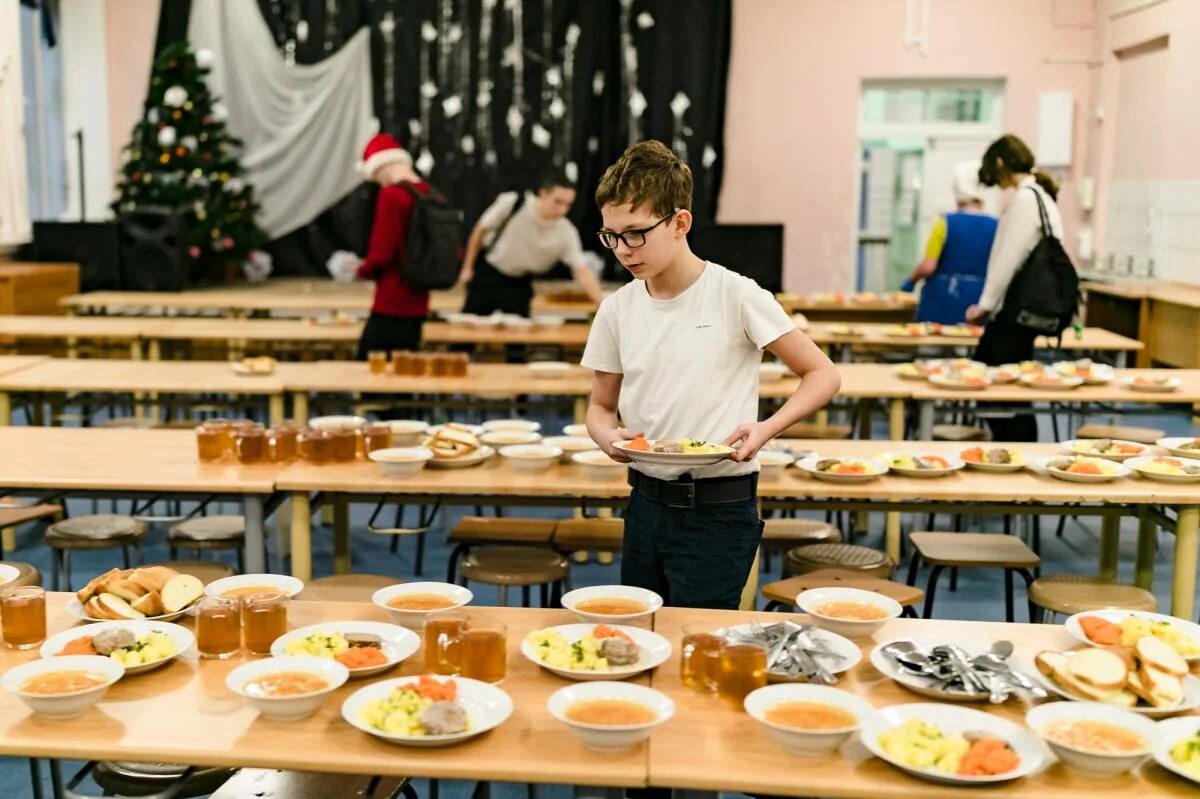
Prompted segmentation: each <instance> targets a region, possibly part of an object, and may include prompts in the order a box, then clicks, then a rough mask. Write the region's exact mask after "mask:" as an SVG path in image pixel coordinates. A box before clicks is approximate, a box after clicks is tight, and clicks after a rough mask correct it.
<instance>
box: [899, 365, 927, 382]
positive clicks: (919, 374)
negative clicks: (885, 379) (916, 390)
mask: <svg viewBox="0 0 1200 799" xmlns="http://www.w3.org/2000/svg"><path fill="white" fill-rule="evenodd" d="M892 374H894V375H895V376H896V377H898V378H900V379H901V380H924V379H925V377H926V374H927V373H926V372H925V370H923V369H922V368H921V366H920V365H918V364H917V363H916V362H915V361H914V362H912V363H902V364H899V365H897V366H894V367H892Z"/></svg>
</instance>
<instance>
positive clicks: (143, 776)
mask: <svg viewBox="0 0 1200 799" xmlns="http://www.w3.org/2000/svg"><path fill="white" fill-rule="evenodd" d="M237 771H238V770H237V769H235V768H225V767H220V766H185V765H181V764H176V763H130V762H125V761H117V760H102V761H100V762H99V763H97V764H96V767H95V768H94V769H93V770H92V779H93V780H95V781H96V784H97V785H98V786H100V788H101V789H102V790H103V791H104V792H105V793H106V794H107V795H111V796H147V795H156V796H162V795H166V794H167V793H168V791H171V793H170V795H171V796H178V797H190V796H208V795H209V794H211V793H212V792H213V791H215V790H217V789H218V788H220V787H221V786H222V785H224V784H225V782H226V781H227V780H228V779H229V778H230V777H232V776H233V775H234V774H236V773H237Z"/></svg>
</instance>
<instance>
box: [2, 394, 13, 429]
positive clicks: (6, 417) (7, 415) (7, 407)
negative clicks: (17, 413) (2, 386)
mask: <svg viewBox="0 0 1200 799" xmlns="http://www.w3.org/2000/svg"><path fill="white" fill-rule="evenodd" d="M10 424H12V397H10V396H9V395H8V392H7V391H0V425H4V426H5V427H7V426H8V425H10Z"/></svg>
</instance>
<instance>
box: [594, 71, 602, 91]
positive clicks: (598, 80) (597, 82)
mask: <svg viewBox="0 0 1200 799" xmlns="http://www.w3.org/2000/svg"><path fill="white" fill-rule="evenodd" d="M592 94H594V95H596V96H597V97H599V96H600V95H602V94H604V73H603V72H599V71H598V72H596V74H595V75H593V76H592Z"/></svg>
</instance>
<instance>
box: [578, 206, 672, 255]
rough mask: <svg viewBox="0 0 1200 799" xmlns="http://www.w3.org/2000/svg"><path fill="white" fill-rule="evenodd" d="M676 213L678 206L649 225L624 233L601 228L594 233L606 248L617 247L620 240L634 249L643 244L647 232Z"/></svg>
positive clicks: (612, 248)
mask: <svg viewBox="0 0 1200 799" xmlns="http://www.w3.org/2000/svg"><path fill="white" fill-rule="evenodd" d="M677 213H679V209H678V208H676V209H675V210H674V211H672V212H671V213H669V214H667V215H666V216H664V217H663V218H662V219H660V220H658V221H657V222H655V223H654V224H653V225H651V226H650V227H644V228H637V229H635V230H626V231H625V232H624V233H617V232H616V231H615V230H601V231H600V232H598V233H597V234H596V235H597V236H598V237H599V238H600V244H601V245H603V246H604V247H605V248H607V249H610V250H615V249H616V248H617V242H621V243H622V244H624V245H625V246H626V247H629V248H630V249H635V250H636V249H637V248H638V247H641V246H643V245H645V243H646V234H647V233H649V232H650V231H651V230H654V228H656V227H658V226H659V225H661V224H662V223H663V222H666V221H667V220H668V219H670V218H671V217H673V216H675V214H677Z"/></svg>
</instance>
